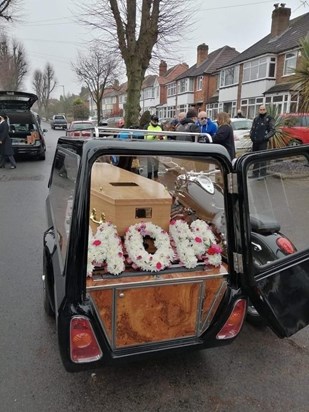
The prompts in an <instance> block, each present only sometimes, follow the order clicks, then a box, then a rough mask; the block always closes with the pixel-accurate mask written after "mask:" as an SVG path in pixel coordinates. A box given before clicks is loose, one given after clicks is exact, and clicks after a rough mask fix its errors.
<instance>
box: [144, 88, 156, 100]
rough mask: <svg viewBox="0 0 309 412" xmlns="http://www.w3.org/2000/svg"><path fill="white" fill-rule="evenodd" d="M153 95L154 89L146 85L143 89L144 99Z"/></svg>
mask: <svg viewBox="0 0 309 412" xmlns="http://www.w3.org/2000/svg"><path fill="white" fill-rule="evenodd" d="M153 97H154V89H153V88H152V87H148V88H147V89H144V99H152V98H153Z"/></svg>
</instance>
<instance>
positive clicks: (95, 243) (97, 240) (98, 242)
mask: <svg viewBox="0 0 309 412" xmlns="http://www.w3.org/2000/svg"><path fill="white" fill-rule="evenodd" d="M101 243H102V242H101V240H99V239H96V240H94V241H93V242H92V244H93V246H100V245H101Z"/></svg>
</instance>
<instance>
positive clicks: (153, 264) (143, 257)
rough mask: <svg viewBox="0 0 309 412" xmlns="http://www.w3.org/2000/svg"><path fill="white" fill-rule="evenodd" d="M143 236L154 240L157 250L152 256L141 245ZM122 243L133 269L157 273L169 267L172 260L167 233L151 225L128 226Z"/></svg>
mask: <svg viewBox="0 0 309 412" xmlns="http://www.w3.org/2000/svg"><path fill="white" fill-rule="evenodd" d="M145 236H150V237H151V238H153V239H154V245H155V247H156V249H157V250H156V252H155V253H154V254H153V255H152V254H151V253H148V252H147V251H146V250H145V247H144V245H143V238H144V237H145ZM124 243H125V247H126V250H127V252H128V255H129V258H130V259H131V260H132V262H133V264H134V265H135V268H141V269H143V270H147V271H151V272H158V271H159V270H162V269H164V268H166V267H168V266H170V265H171V263H172V261H173V259H174V251H173V249H172V247H171V244H170V237H169V235H168V233H167V232H165V230H163V229H162V228H160V227H159V226H157V225H154V224H153V223H144V222H143V223H136V224H135V225H132V226H130V227H129V228H128V230H127V232H126V234H125V241H124Z"/></svg>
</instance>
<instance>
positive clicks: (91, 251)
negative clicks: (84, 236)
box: [87, 222, 125, 276]
mask: <svg viewBox="0 0 309 412" xmlns="http://www.w3.org/2000/svg"><path fill="white" fill-rule="evenodd" d="M124 260H125V259H124V255H123V249H122V242H121V238H120V236H119V235H118V233H117V228H116V226H114V225H113V224H112V223H110V222H105V223H102V224H101V225H100V226H99V227H98V229H97V232H96V234H95V235H94V236H92V235H91V228H89V240H88V264H87V275H88V276H92V271H93V269H94V268H95V267H105V266H106V269H107V271H108V272H109V273H111V274H113V275H119V273H121V272H123V271H124V269H125V264H124Z"/></svg>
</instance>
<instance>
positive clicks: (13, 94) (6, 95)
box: [0, 91, 47, 160]
mask: <svg viewBox="0 0 309 412" xmlns="http://www.w3.org/2000/svg"><path fill="white" fill-rule="evenodd" d="M37 99H38V97H37V96H36V95H35V94H32V93H25V92H18V91H0V110H1V112H3V113H5V114H6V115H7V116H8V124H9V135H10V138H11V141H12V145H13V148H14V153H15V155H16V156H18V155H23V156H29V157H34V158H36V159H38V160H45V152H46V144H45V138H44V133H46V132H47V130H46V129H43V130H42V129H41V126H40V124H39V122H38V118H37V115H36V114H35V113H34V112H32V111H31V107H32V106H33V104H34V103H35V102H36V101H37Z"/></svg>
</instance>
